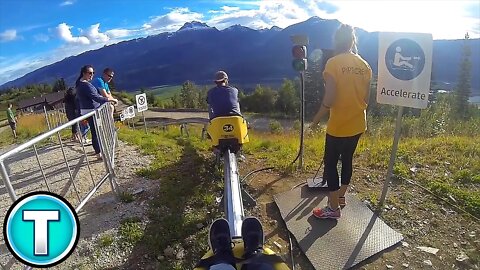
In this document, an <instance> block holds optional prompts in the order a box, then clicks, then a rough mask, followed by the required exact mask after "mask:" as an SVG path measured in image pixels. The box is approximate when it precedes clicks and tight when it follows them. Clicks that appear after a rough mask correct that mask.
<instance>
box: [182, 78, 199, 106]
mask: <svg viewBox="0 0 480 270" xmlns="http://www.w3.org/2000/svg"><path fill="white" fill-rule="evenodd" d="M197 101H198V90H197V87H196V86H195V84H194V83H193V82H191V81H186V82H184V83H183V85H182V89H181V90H180V102H181V106H182V107H184V108H192V109H193V108H197Z"/></svg>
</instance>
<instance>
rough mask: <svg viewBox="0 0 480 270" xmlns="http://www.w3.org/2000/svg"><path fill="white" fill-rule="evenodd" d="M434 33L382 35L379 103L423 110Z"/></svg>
mask: <svg viewBox="0 0 480 270" xmlns="http://www.w3.org/2000/svg"><path fill="white" fill-rule="evenodd" d="M432 47H433V39H432V35H431V34H423V33H380V35H379V48H378V83H377V102H378V103H382V104H391V105H399V106H404V107H412V108H418V109H424V108H426V107H427V104H428V93H429V90H430V78H431V74H432Z"/></svg>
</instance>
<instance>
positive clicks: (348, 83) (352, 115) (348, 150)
mask: <svg viewBox="0 0 480 270" xmlns="http://www.w3.org/2000/svg"><path fill="white" fill-rule="evenodd" d="M334 43H335V56H334V57H332V58H330V59H329V60H328V61H327V63H326V65H325V70H324V72H323V77H324V80H325V96H324V98H323V101H322V104H321V106H320V109H319V111H318V112H317V114H316V115H315V117H314V118H313V121H312V124H311V126H312V127H313V126H316V125H317V124H318V123H319V122H320V120H321V118H322V117H323V116H324V115H326V114H327V113H328V112H329V113H330V115H329V118H328V122H327V134H326V135H325V153H324V171H323V178H324V179H325V180H326V181H327V184H328V189H329V195H328V205H327V206H326V207H324V208H315V209H313V215H314V216H315V217H317V218H322V219H323V218H333V219H338V218H340V209H341V207H344V206H345V204H346V202H345V193H346V191H347V188H348V185H349V184H350V179H351V178H352V160H353V153H354V152H355V149H356V148H357V143H358V140H359V138H360V136H361V135H362V134H363V133H364V132H365V131H366V130H367V121H366V109H367V105H368V99H369V96H370V81H371V79H372V69H371V68H370V65H369V64H368V63H367V62H366V61H365V60H364V59H363V58H362V57H361V56H360V55H358V54H357V48H356V36H355V31H354V29H353V27H352V26H350V25H346V24H342V25H340V27H339V28H338V29H337V31H336V32H335V36H334ZM340 157H341V161H342V169H341V177H340V180H341V185H340V183H339V174H338V171H337V162H338V160H339V159H340Z"/></svg>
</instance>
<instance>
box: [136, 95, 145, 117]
mask: <svg viewBox="0 0 480 270" xmlns="http://www.w3.org/2000/svg"><path fill="white" fill-rule="evenodd" d="M135 99H136V100H137V112H143V111H146V110H148V105H147V94H145V93H143V94H140V95H136V96H135Z"/></svg>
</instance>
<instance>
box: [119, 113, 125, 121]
mask: <svg viewBox="0 0 480 270" xmlns="http://www.w3.org/2000/svg"><path fill="white" fill-rule="evenodd" d="M120 121H122V122H123V121H125V115H124V114H123V112H122V113H121V114H120Z"/></svg>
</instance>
